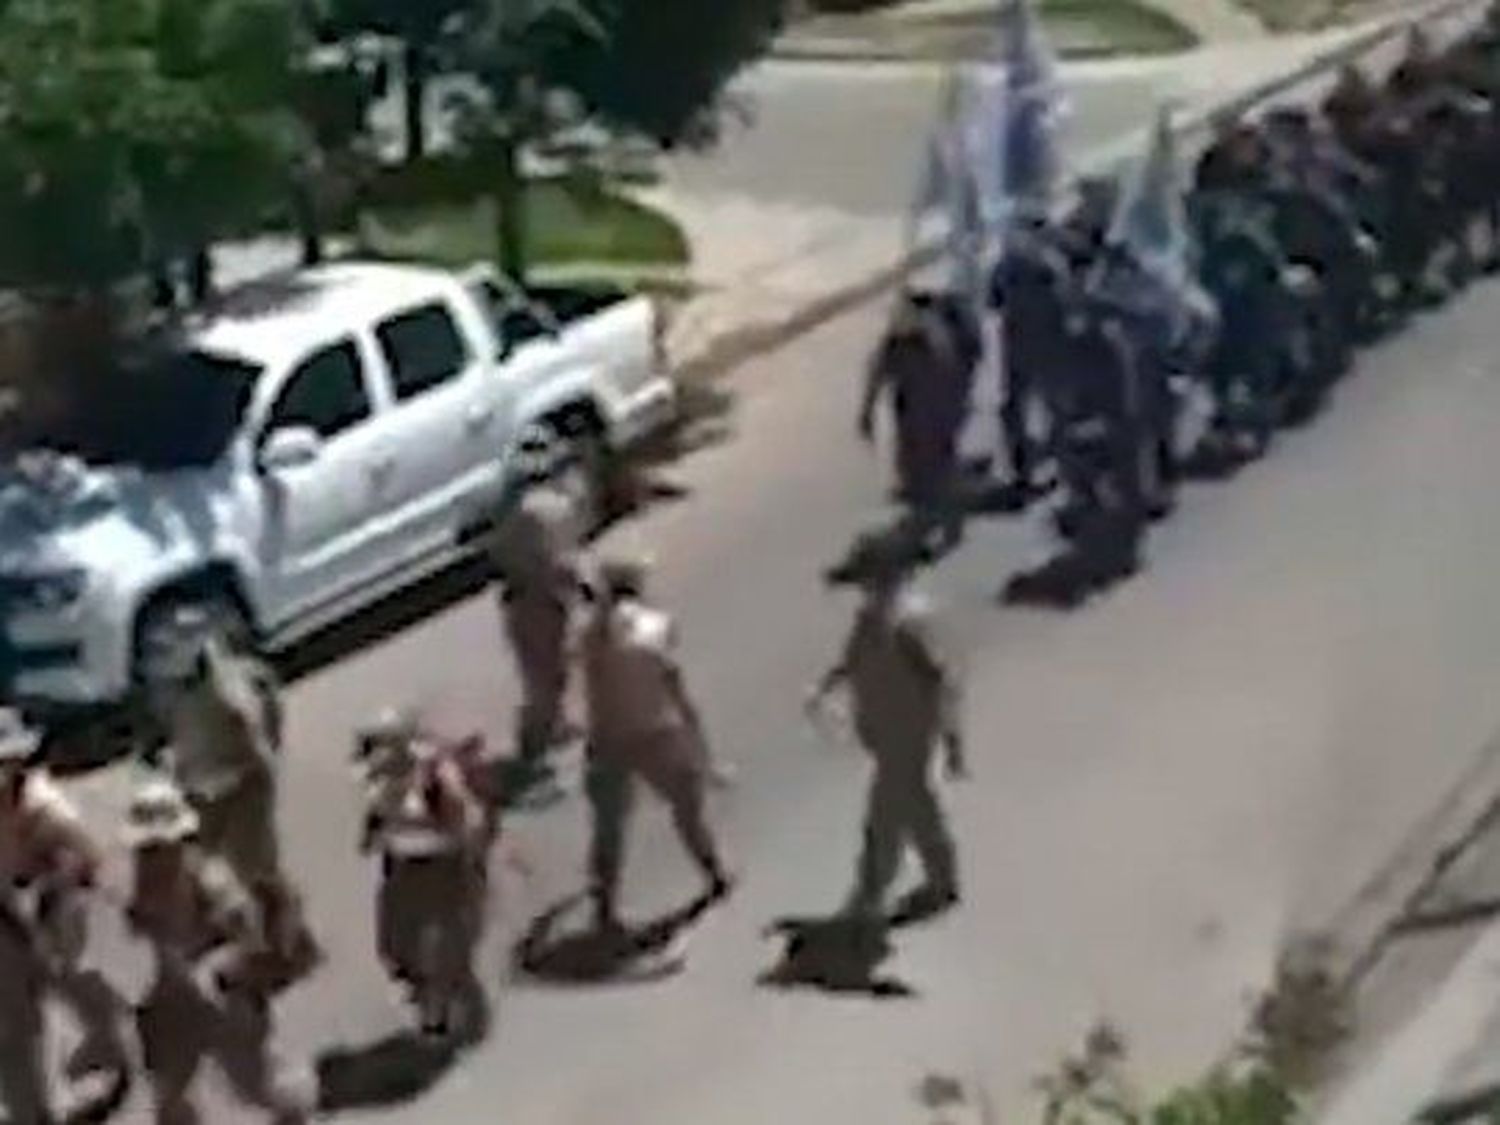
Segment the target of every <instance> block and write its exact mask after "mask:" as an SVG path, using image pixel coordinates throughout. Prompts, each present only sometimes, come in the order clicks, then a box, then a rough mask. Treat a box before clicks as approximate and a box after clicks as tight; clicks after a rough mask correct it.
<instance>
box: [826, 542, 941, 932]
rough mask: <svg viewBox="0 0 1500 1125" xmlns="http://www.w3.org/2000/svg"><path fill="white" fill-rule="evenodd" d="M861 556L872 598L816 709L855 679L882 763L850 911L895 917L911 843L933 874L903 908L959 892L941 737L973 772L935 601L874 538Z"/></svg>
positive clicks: (855, 693)
mask: <svg viewBox="0 0 1500 1125" xmlns="http://www.w3.org/2000/svg"><path fill="white" fill-rule="evenodd" d="M856 555H858V556H860V559H861V565H860V567H859V571H860V574H861V578H862V583H863V586H864V591H865V593H864V599H863V602H862V604H861V605H860V608H859V611H858V613H857V614H856V616H855V620H854V627H853V628H852V629H851V630H850V632H849V635H848V638H847V640H846V641H845V643H844V648H843V652H842V655H841V656H840V657H839V659H838V661H837V663H835V664H834V666H833V667H832V668H831V669H829V671H828V672H827V673H826V674H825V675H824V676H823V678H822V679H821V680H820V681H819V683H818V684H817V686H816V687H815V688H814V690H813V692H812V695H811V697H810V698H809V701H808V709H809V712H810V713H812V714H816V713H817V712H818V710H819V709H821V707H822V705H823V703H824V701H825V699H826V698H827V697H828V695H829V694H830V693H831V692H832V691H833V690H834V689H835V688H837V687H839V686H840V685H847V687H848V691H849V695H850V699H851V702H852V706H853V718H854V731H855V735H856V737H857V738H858V740H859V742H860V745H861V746H863V747H864V749H865V751H866V752H867V753H868V754H869V756H870V760H871V764H872V765H873V767H874V773H873V776H872V778H871V781H870V788H869V795H868V798H867V800H866V807H865V822H864V845H863V849H862V851H861V854H860V858H859V866H858V873H857V875H856V877H855V882H854V889H853V891H852V893H851V894H850V897H849V900H848V903H847V904H846V907H845V911H846V913H847V914H849V915H850V916H852V917H856V918H864V919H880V918H883V917H884V916H885V910H886V906H887V904H886V895H887V893H888V891H889V890H890V886H891V883H892V882H893V881H894V880H895V877H896V874H897V872H898V870H899V867H900V863H901V857H902V851H903V849H904V848H905V847H906V846H907V845H908V844H909V845H910V846H911V847H912V848H914V849H915V851H916V852H917V854H918V855H919V856H920V857H921V860H922V865H923V868H924V871H925V875H926V879H925V882H924V883H923V884H922V885H921V887H920V888H918V889H917V890H915V891H913V892H912V893H911V894H909V895H907V896H906V898H905V899H904V900H903V902H902V903H901V904H899V906H898V907H897V913H898V914H901V915H905V916H923V917H926V916H930V915H932V914H936V913H939V912H941V911H944V910H947V909H950V908H952V907H953V906H955V905H957V903H958V901H959V881H958V861H957V855H956V850H955V847H954V844H953V838H952V835H951V834H950V832H949V830H948V827H947V825H946V823H945V821H944V817H943V810H942V806H941V804H940V803H939V801H938V798H937V794H936V793H935V792H934V791H933V786H932V765H933V761H932V759H933V754H934V752H935V750H936V749H937V748H938V746H939V745H941V746H942V747H943V749H944V751H945V762H946V766H947V770H948V773H949V774H950V775H951V776H953V777H956V778H957V777H963V776H964V775H965V774H966V772H967V765H966V762H965V756H964V744H963V736H962V733H961V729H960V726H959V713H958V712H959V705H958V683H957V679H956V677H955V676H954V674H953V670H952V669H951V667H950V666H949V664H948V663H947V662H946V661H945V660H944V658H943V657H942V655H941V654H940V652H939V650H938V646H937V644H936V642H935V640H934V638H933V635H932V611H931V607H930V606H929V605H928V604H927V602H926V601H925V599H923V598H922V597H921V596H920V595H918V594H917V593H915V592H914V591H913V590H912V589H911V588H910V587H909V585H908V581H907V570H906V568H905V567H904V566H903V565H902V564H901V562H900V560H899V559H897V558H896V557H895V556H894V555H893V553H892V552H891V551H890V550H889V547H888V545H887V544H885V543H883V542H882V541H881V540H880V539H878V538H874V537H871V538H868V539H866V540H864V541H863V542H862V543H861V544H860V548H859V549H858V550H857V551H856Z"/></svg>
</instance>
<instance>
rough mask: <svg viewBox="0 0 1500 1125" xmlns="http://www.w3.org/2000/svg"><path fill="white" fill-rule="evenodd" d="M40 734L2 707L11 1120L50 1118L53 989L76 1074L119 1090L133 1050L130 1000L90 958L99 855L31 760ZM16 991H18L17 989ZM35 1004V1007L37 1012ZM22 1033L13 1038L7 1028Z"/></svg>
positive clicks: (0, 893)
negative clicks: (75, 1034) (44, 1028)
mask: <svg viewBox="0 0 1500 1125" xmlns="http://www.w3.org/2000/svg"><path fill="white" fill-rule="evenodd" d="M38 743H39V739H38V736H37V734H36V732H35V731H33V730H31V729H29V728H28V727H27V726H26V725H25V723H24V722H23V721H22V720H21V718H20V716H19V715H17V714H16V713H15V712H14V711H12V710H9V709H4V710H0V946H7V947H9V946H12V945H13V943H14V944H15V946H16V947H15V949H14V952H15V954H16V956H15V957H14V958H12V957H11V956H9V954H10V953H11V952H12V950H11V949H9V948H8V949H7V950H6V954H5V955H4V956H3V961H0V963H3V964H5V965H7V966H14V968H7V969H6V973H7V974H12V979H11V981H10V984H9V986H7V988H5V989H0V992H4V993H6V1002H5V1003H4V1005H3V1006H5V1007H6V1008H7V1009H8V1008H9V1007H10V1003H9V1002H10V1001H11V1000H12V999H17V998H19V999H21V1000H22V1001H23V1002H22V1004H21V1008H22V1010H21V1011H18V1012H16V1013H14V1015H11V1014H9V1013H8V1014H7V1015H6V1016H4V1017H3V1018H0V1024H4V1025H6V1027H5V1028H4V1029H0V1086H3V1087H5V1088H6V1089H7V1090H9V1091H10V1093H9V1094H8V1097H9V1099H10V1100H11V1102H12V1103H13V1105H12V1108H11V1118H12V1119H13V1120H29V1118H28V1116H27V1114H28V1113H32V1114H34V1115H36V1116H37V1117H38V1119H41V1120H45V1113H43V1112H42V1110H43V1109H44V1107H45V1085H44V1080H43V1079H42V1074H43V1073H44V1072H43V1071H41V1070H40V1069H38V1068H39V1067H40V1063H41V1053H40V1052H41V1040H40V1038H37V1039H36V1040H35V1041H34V1042H26V1041H23V1040H24V1038H25V1037H30V1036H32V1035H33V1034H34V1033H35V1034H37V1035H39V1034H40V1032H39V1028H40V1023H39V1022H38V1021H39V1020H40V1012H41V1009H40V1006H39V1005H40V1000H41V997H42V996H43V995H44V994H47V993H50V994H53V995H56V996H57V997H58V999H60V1000H61V1001H62V1002H63V1003H64V1004H65V1005H66V1006H67V1007H68V1008H69V1009H70V1010H71V1011H72V1012H73V1015H74V1017H75V1018H76V1020H77V1021H78V1024H79V1026H80V1028H81V1029H82V1031H83V1041H82V1043H81V1044H80V1046H79V1048H78V1050H77V1051H75V1052H74V1054H73V1057H72V1058H71V1059H70V1060H69V1062H68V1065H67V1068H66V1069H67V1071H68V1074H69V1076H70V1077H82V1076H83V1075H85V1074H96V1073H100V1074H108V1075H110V1076H111V1078H112V1085H113V1086H114V1088H115V1092H114V1093H113V1094H112V1095H110V1097H109V1100H116V1099H117V1098H118V1097H121V1096H123V1092H124V1087H125V1085H126V1084H127V1083H128V1080H129V1052H128V1050H127V1049H126V1046H125V1041H124V1037H123V1035H122V1034H121V1028H120V1017H121V1015H122V1013H123V1010H124V1003H123V1001H122V999H121V998H120V996H119V994H118V993H117V992H116V991H115V989H114V988H113V987H111V986H110V985H109V983H108V981H107V980H106V979H105V978H104V976H103V975H102V974H101V973H100V972H99V971H98V970H97V969H94V968H92V967H89V966H88V965H87V964H86V963H85V960H84V953H85V950H86V948H87V944H88V898H89V895H90V892H91V891H93V890H94V888H95V887H96V885H97V879H98V873H99V868H100V866H101V864H102V862H103V859H102V853H101V851H100V849H99V847H98V846H97V845H96V843H95V842H94V840H93V839H92V837H91V836H90V835H89V833H88V830H87V829H86V828H85V827H84V824H83V821H82V818H81V817H80V816H79V815H78V812H77V810H76V809H75V808H74V807H73V804H72V802H71V801H69V800H68V798H67V796H66V795H65V794H64V793H63V792H62V791H61V790H60V789H59V788H58V787H57V785H56V784H55V783H54V782H53V780H52V778H51V776H50V775H49V774H48V773H47V772H46V771H45V770H44V769H42V768H40V767H39V766H37V765H36V764H35V760H36V753H37V749H38ZM12 989H16V990H19V991H12ZM33 1006H34V1009H35V1010H34V1011H33V1010H31V1009H32V1008H33ZM12 1032H14V1033H19V1035H20V1036H22V1037H23V1039H18V1040H17V1041H14V1042H9V1041H7V1040H8V1039H9V1038H10V1035H9V1033H12Z"/></svg>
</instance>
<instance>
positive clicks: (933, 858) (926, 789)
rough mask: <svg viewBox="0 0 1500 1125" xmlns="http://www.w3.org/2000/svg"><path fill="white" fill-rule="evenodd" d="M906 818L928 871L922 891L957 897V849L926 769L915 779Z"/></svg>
mask: <svg viewBox="0 0 1500 1125" xmlns="http://www.w3.org/2000/svg"><path fill="white" fill-rule="evenodd" d="M906 819H907V824H908V825H909V827H910V832H911V837H912V843H913V845H914V846H915V847H916V850H917V854H918V855H919V856H921V859H922V868H923V870H924V871H925V872H926V881H925V883H924V885H923V888H922V892H923V894H924V895H928V896H931V897H933V898H941V899H943V900H945V901H953V900H956V899H957V898H958V853H957V849H956V848H955V846H954V843H953V836H952V834H951V833H950V832H949V831H948V824H947V820H946V818H945V817H944V815H943V808H942V805H941V804H939V803H938V798H937V794H936V793H935V792H934V791H933V788H932V784H931V782H930V781H929V780H928V778H927V775H926V774H925V773H924V774H921V775H920V776H918V777H916V778H914V779H913V782H912V785H911V788H910V792H909V794H908V796H907V813H906Z"/></svg>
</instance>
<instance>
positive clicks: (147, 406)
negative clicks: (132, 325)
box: [48, 349, 260, 472]
mask: <svg viewBox="0 0 1500 1125" xmlns="http://www.w3.org/2000/svg"><path fill="white" fill-rule="evenodd" d="M259 375H260V368H259V367H257V366H256V365H254V364H251V363H246V362H244V361H242V360H239V359H234V358H230V357H227V356H220V355H213V354H210V353H208V352H203V351H197V350H180V349H172V350H162V349H152V350H150V351H143V352H139V353H136V354H134V355H131V356H129V357H127V358H126V359H124V360H122V361H121V363H120V364H119V366H118V367H117V368H116V370H115V371H113V372H112V373H111V375H110V378H109V380H108V383H107V384H106V385H107V386H108V387H109V390H108V398H109V401H108V402H107V404H106V403H104V402H100V403H99V404H98V405H99V408H98V409H95V410H90V411H87V412H86V414H82V416H80V417H78V418H76V419H73V420H72V421H71V422H70V423H69V425H68V426H67V427H66V429H67V431H68V432H65V433H61V434H58V435H56V440H54V441H51V442H49V443H48V444H50V445H52V446H53V447H54V448H59V449H62V450H64V451H67V452H71V453H76V454H78V455H79V456H81V457H83V458H84V460H86V461H89V462H92V463H94V464H97V465H124V466H133V467H135V468H140V469H146V470H150V471H156V472H166V471H171V470H174V469H190V468H205V467H207V466H209V465H212V464H213V463H214V462H215V461H217V460H218V459H219V458H220V457H221V456H223V454H224V452H225V450H226V449H228V447H229V444H230V442H232V441H233V439H234V435H235V433H236V432H237V431H238V429H239V427H240V423H241V421H242V420H243V418H244V415H245V411H246V409H247V407H248V406H249V403H250V397H251V394H252V392H253V391H254V388H255V382H256V379H257V378H258V377H259Z"/></svg>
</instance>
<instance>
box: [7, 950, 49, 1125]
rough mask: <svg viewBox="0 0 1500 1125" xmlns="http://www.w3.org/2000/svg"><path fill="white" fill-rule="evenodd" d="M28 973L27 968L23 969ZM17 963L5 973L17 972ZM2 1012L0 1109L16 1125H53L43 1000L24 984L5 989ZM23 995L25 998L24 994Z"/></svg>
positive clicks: (16, 984) (9, 986) (19, 983)
mask: <svg viewBox="0 0 1500 1125" xmlns="http://www.w3.org/2000/svg"><path fill="white" fill-rule="evenodd" d="M20 967H21V971H23V972H24V971H25V967H24V964H23V965H21V966H20ZM16 969H17V965H16V963H15V962H12V963H11V964H8V965H7V966H6V968H5V969H4V971H5V972H8V973H13V972H16ZM4 988H5V993H6V996H5V1004H4V1008H3V1010H0V1108H3V1109H4V1110H5V1112H6V1114H7V1116H6V1117H5V1118H4V1120H6V1121H8V1122H11V1123H12V1125H51V1123H52V1121H53V1120H54V1119H53V1116H52V1111H51V1109H50V1107H49V1099H48V1092H47V1067H46V1055H45V1047H44V1042H45V1036H46V1027H45V1024H44V1021H43V1019H42V1006H41V997H40V996H39V995H38V994H37V993H36V992H35V991H33V990H31V989H29V988H27V986H26V985H25V984H24V983H23V982H19V981H13V982H12V983H10V984H8V985H6V986H4ZM23 991H24V993H25V994H23Z"/></svg>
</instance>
